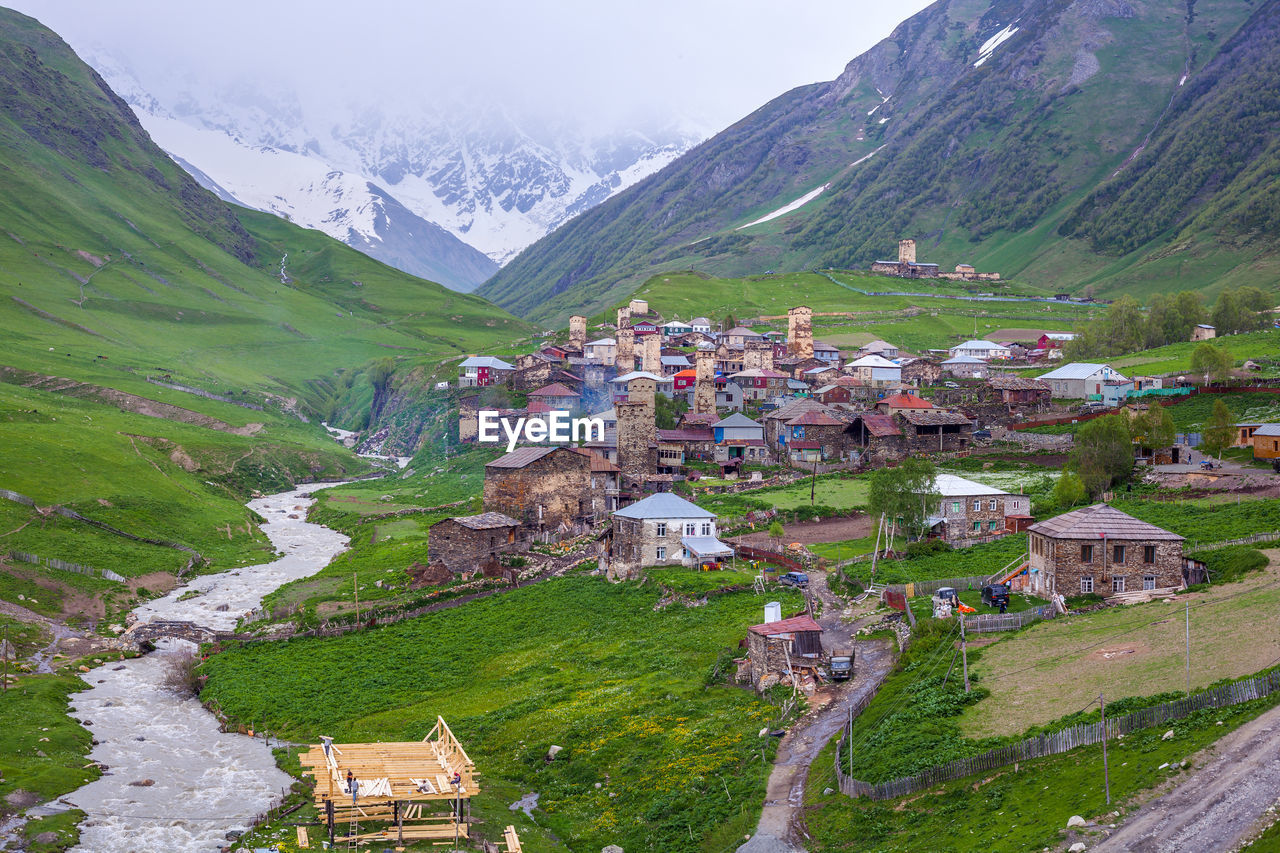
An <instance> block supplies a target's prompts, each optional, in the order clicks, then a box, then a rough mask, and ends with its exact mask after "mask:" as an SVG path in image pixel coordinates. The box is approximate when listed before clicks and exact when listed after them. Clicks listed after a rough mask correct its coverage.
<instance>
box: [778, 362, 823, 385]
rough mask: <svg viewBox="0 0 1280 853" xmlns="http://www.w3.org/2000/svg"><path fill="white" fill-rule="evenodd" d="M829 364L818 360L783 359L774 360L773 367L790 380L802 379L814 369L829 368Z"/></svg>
mask: <svg viewBox="0 0 1280 853" xmlns="http://www.w3.org/2000/svg"><path fill="white" fill-rule="evenodd" d="M830 366H831V364H830V362H826V361H823V360H822V359H819V358H812V357H810V358H794V357H793V358H783V359H775V360H774V362H773V367H774V369H775V370H781V371H785V372H786V373H787V374H788V375H790V376H791V378H792V379H801V380H803V379H804V375H805V374H806V373H808V372H809V371H810V370H813V369H814V368H815V367H824V368H825V367H830Z"/></svg>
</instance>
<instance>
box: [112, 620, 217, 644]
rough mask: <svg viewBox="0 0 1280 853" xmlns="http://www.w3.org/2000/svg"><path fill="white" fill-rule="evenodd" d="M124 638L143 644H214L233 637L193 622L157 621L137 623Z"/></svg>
mask: <svg viewBox="0 0 1280 853" xmlns="http://www.w3.org/2000/svg"><path fill="white" fill-rule="evenodd" d="M125 636H126V637H130V638H132V639H133V640H134V641H135V642H138V643H144V642H152V643H154V642H155V641H156V640H163V639H175V640H186V641H187V642H190V643H196V644H200V643H214V642H217V641H218V640H225V639H230V638H231V637H234V636H235V635H234V634H233V633H232V632H230V631H215V630H214V629H212V628H205V627H204V626H202V625H197V624H195V623H194V622H179V621H175V620H167V619H157V620H155V621H152V622H139V623H137V624H135V625H134V626H133V627H132V628H130V629H129V630H128V632H127V633H126V634H125Z"/></svg>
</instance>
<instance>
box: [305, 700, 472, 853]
mask: <svg viewBox="0 0 1280 853" xmlns="http://www.w3.org/2000/svg"><path fill="white" fill-rule="evenodd" d="M321 740H322V741H323V742H322V743H320V744H317V745H314V746H312V747H311V748H310V749H309V750H307V752H305V753H303V754H302V755H301V756H300V760H301V762H302V768H303V772H304V773H307V774H309V775H311V776H314V777H315V780H316V790H315V802H316V808H318V809H319V811H320V813H321V814H322V815H324V816H325V821H326V823H327V824H328V829H329V840H330V842H331V843H332V842H333V841H334V840H335V835H336V838H337V839H339V840H342V841H346V842H347V844H348V846H354V845H355V844H357V843H359V842H361V841H365V842H371V841H382V842H392V841H394V842H396V843H397V844H400V845H403V844H404V843H405V842H406V841H422V840H431V841H437V842H440V843H444V842H450V843H451V842H453V841H454V840H455V839H463V838H466V837H467V822H466V819H465V817H464V816H463V809H464V806H465V809H466V811H467V812H470V809H471V797H473V796H474V795H475V794H476V793H477V792H478V791H479V787H478V786H477V783H476V777H477V776H478V775H479V774H478V773H476V770H475V764H474V763H473V762H472V761H471V759H470V758H469V757H468V756H467V752H466V750H464V749H463V748H462V744H461V743H459V742H458V739H457V738H456V737H454V735H453V732H452V731H450V730H449V726H448V724H446V723H445V721H444V718H443V717H436V724H435V726H434V727H433V728H432V729H431V731H430V732H429V733H428V734H427V736H426V737H425V738H423V739H422V740H420V741H407V742H403V743H346V744H335V743H334V742H333V738H329V737H322V738H321ZM348 772H350V773H351V774H352V775H353V776H354V777H355V780H356V794H355V796H354V797H353V796H352V795H351V792H349V791H348V790H347V773H348ZM441 806H444V807H446V808H447V811H439V810H438V809H439V808H440V807H441ZM361 822H377V823H381V824H386V825H385V826H383V827H380V828H379V829H378V830H375V831H370V832H363V833H362V832H360V827H359V825H360V823H361ZM335 827H339V828H342V827H345V828H342V829H339V831H337V832H335Z"/></svg>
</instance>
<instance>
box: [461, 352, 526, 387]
mask: <svg viewBox="0 0 1280 853" xmlns="http://www.w3.org/2000/svg"><path fill="white" fill-rule="evenodd" d="M515 372H516V366H515V365H514V364H508V363H507V362H505V361H503V360H502V359H500V358H495V357H494V356H491V355H473V356H470V357H468V358H465V359H463V360H462V363H461V364H460V365H458V387H459V388H484V387H486V386H489V385H504V384H506V383H507V382H508V381H509V380H510V379H511V378H512V377H513V376H514V375H515Z"/></svg>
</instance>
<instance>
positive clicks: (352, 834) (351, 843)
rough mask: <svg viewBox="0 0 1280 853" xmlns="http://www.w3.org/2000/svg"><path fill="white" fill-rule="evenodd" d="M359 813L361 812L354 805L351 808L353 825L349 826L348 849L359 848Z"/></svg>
mask: <svg viewBox="0 0 1280 853" xmlns="http://www.w3.org/2000/svg"><path fill="white" fill-rule="evenodd" d="M359 815H360V812H359V811H357V810H356V808H355V807H354V806H353V807H352V808H351V825H350V826H349V827H348V828H347V849H348V850H355V849H356V848H357V845H356V833H358V832H359V831H360V819H359Z"/></svg>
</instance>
